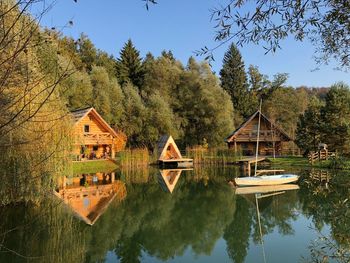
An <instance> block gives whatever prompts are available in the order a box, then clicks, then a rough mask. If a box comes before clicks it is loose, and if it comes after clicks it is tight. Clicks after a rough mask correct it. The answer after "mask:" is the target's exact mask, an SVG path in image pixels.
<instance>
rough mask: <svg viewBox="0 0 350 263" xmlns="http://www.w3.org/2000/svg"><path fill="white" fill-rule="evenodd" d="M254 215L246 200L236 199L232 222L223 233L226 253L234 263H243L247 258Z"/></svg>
mask: <svg viewBox="0 0 350 263" xmlns="http://www.w3.org/2000/svg"><path fill="white" fill-rule="evenodd" d="M254 214H255V210H253V209H252V207H251V206H250V205H249V204H248V201H247V199H245V198H243V197H240V196H239V197H237V202H236V211H235V214H234V217H233V220H232V222H231V224H230V225H229V226H228V227H227V228H226V229H225V233H224V239H225V240H226V243H227V253H228V255H229V257H230V258H231V259H232V260H233V261H234V262H237V263H240V262H244V259H245V257H246V256H247V251H248V248H249V236H250V233H251V228H252V221H253V217H254Z"/></svg>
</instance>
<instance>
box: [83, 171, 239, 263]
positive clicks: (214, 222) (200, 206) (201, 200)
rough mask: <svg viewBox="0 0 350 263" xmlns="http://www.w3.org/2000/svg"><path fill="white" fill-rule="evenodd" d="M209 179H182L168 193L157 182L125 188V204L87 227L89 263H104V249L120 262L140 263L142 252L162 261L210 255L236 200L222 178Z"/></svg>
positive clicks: (230, 215) (114, 208)
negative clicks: (186, 253) (189, 251)
mask: <svg viewBox="0 0 350 263" xmlns="http://www.w3.org/2000/svg"><path fill="white" fill-rule="evenodd" d="M208 176H209V180H208V181H205V182H203V183H201V182H195V181H193V180H192V181H191V179H190V176H188V177H186V175H185V174H183V175H181V177H180V179H179V181H178V184H177V185H176V188H175V190H174V192H173V194H172V195H170V194H168V193H165V192H163V191H162V189H161V187H160V186H159V185H158V184H157V183H156V180H153V181H151V182H149V183H148V184H136V185H135V184H134V185H130V186H128V196H127V198H126V199H125V201H124V202H123V203H122V204H120V205H119V206H117V205H115V206H114V205H112V207H110V208H109V209H108V210H107V211H106V213H105V214H104V215H103V216H102V217H101V218H100V220H99V221H98V222H97V223H96V225H95V226H94V227H93V228H92V229H91V233H89V235H90V237H89V239H90V242H89V246H90V247H89V249H88V261H90V262H95V261H103V259H104V256H105V254H106V251H107V250H113V251H114V252H115V253H116V255H117V256H118V257H119V258H120V259H121V261H122V262H138V261H140V256H141V253H142V251H145V252H146V253H147V254H149V255H152V256H155V257H157V258H160V259H162V260H167V259H170V258H172V257H174V256H176V255H182V254H183V253H184V251H185V250H186V249H187V248H189V247H191V248H192V250H193V251H194V253H195V254H197V255H198V254H210V252H211V250H212V249H213V247H214V245H215V243H216V241H217V240H218V239H219V238H220V237H221V236H222V234H223V231H224V229H225V228H226V226H227V224H228V223H229V222H230V220H231V219H232V215H233V214H234V209H235V199H234V194H233V191H232V189H230V187H229V186H228V185H227V183H226V181H225V180H223V179H219V180H216V179H213V178H210V175H208ZM154 179H155V178H154ZM95 244H98V247H99V248H96V247H95Z"/></svg>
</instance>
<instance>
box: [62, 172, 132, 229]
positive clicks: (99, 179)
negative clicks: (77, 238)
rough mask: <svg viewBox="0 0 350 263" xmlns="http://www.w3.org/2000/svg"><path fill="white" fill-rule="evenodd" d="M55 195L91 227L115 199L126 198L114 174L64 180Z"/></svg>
mask: <svg viewBox="0 0 350 263" xmlns="http://www.w3.org/2000/svg"><path fill="white" fill-rule="evenodd" d="M55 194H56V195H57V196H58V197H59V198H60V199H62V200H63V201H64V202H65V203H66V204H67V205H68V206H69V207H70V208H71V209H72V210H73V212H74V213H75V214H76V215H77V216H78V217H79V218H80V219H82V220H83V221H84V222H85V223H87V224H89V225H93V224H94V223H95V222H96V221H97V219H98V218H99V217H100V216H101V215H102V213H103V212H104V211H105V210H106V209H107V207H108V205H109V204H110V203H111V202H112V201H113V200H114V199H115V198H117V200H119V201H121V200H123V199H124V198H125V197H126V188H125V184H124V183H123V182H122V181H120V180H115V179H114V173H110V174H103V173H99V174H94V175H81V176H80V177H75V178H68V179H67V178H64V179H63V184H62V186H61V188H60V189H59V190H58V192H55Z"/></svg>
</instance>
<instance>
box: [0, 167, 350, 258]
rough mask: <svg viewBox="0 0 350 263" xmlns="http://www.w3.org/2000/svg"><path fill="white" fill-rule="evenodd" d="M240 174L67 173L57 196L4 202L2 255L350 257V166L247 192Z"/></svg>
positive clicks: (230, 171)
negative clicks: (238, 183) (240, 188)
mask: <svg viewBox="0 0 350 263" xmlns="http://www.w3.org/2000/svg"><path fill="white" fill-rule="evenodd" d="M238 173H239V171H237V170H236V168H234V167H229V168H201V169H195V170H193V171H161V172H160V171H159V170H158V169H154V168H150V169H143V170H137V171H115V172H114V173H109V174H103V173H99V174H94V175H84V176H82V175H81V176H80V177H76V178H68V179H67V180H66V181H65V182H64V185H65V188H64V190H63V189H61V190H60V192H58V193H57V194H56V195H57V196H58V197H52V198H51V197H47V198H45V200H43V201H42V203H40V204H35V205H33V204H31V205H21V206H16V207H5V208H1V210H0V216H1V221H0V235H1V236H0V262H65V263H68V262H284V263H287V262H316V259H317V258H323V259H328V260H329V261H324V262H349V259H350V257H348V256H349V251H350V250H349V242H350V209H349V202H350V201H349V202H348V201H347V198H349V186H350V177H349V175H348V174H341V173H340V174H336V173H332V172H321V171H306V170H302V171H298V173H299V174H301V176H302V178H301V181H300V183H299V186H300V189H297V190H280V191H277V192H274V193H264V194H245V195H240V194H237V193H236V192H235V190H234V189H233V188H232V187H231V186H230V184H229V183H228V181H229V180H231V179H232V178H234V177H235V176H236V175H237V174H238ZM310 174H311V177H310ZM88 224H92V226H90V225H88ZM332 248H333V249H332ZM338 250H339V251H338ZM335 252H341V253H344V255H341V256H339V254H337V257H336V258H331V257H328V258H327V257H324V256H325V255H326V254H327V255H328V256H331V255H333V254H334V253H335ZM337 260H343V261H337Z"/></svg>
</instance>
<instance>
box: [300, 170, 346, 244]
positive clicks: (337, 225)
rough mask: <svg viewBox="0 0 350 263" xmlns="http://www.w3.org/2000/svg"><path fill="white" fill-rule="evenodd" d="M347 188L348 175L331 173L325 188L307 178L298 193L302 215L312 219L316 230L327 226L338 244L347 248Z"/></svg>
mask: <svg viewBox="0 0 350 263" xmlns="http://www.w3.org/2000/svg"><path fill="white" fill-rule="evenodd" d="M349 187H350V181H349V177H348V174H341V173H339V174H336V173H333V174H332V175H331V177H330V181H329V182H328V184H327V186H326V185H321V184H320V182H319V181H315V180H312V179H311V178H308V179H307V180H304V181H303V187H302V189H301V191H300V200H301V202H302V206H303V207H302V209H303V213H304V214H305V215H306V216H309V217H312V220H313V222H314V224H315V226H316V227H317V230H321V228H322V226H323V225H324V224H329V225H330V226H331V231H332V235H333V237H334V239H335V240H336V241H337V242H338V244H341V245H345V244H346V245H347V246H349V244H350V201H349V197H350V188H349ZM310 193H311V194H310Z"/></svg>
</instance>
